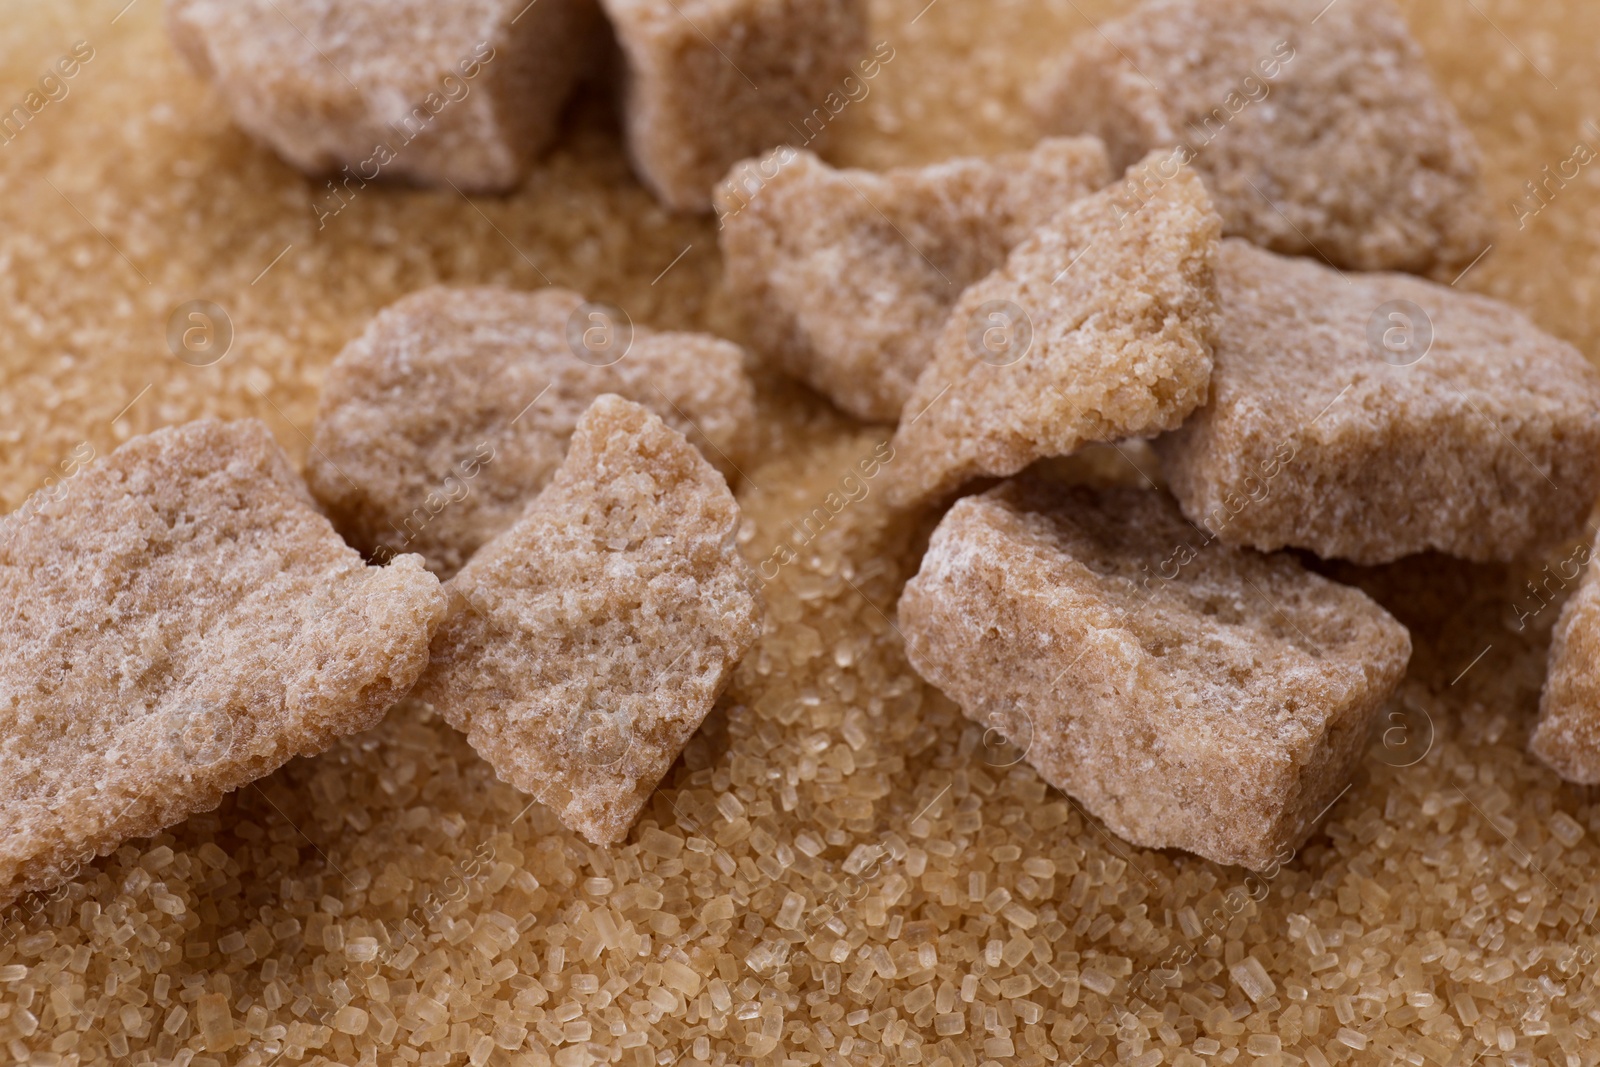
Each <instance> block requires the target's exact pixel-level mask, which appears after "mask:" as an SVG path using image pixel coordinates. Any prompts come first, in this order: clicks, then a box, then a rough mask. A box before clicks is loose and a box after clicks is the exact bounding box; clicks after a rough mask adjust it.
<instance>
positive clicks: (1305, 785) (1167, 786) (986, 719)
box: [899, 477, 1411, 870]
mask: <svg viewBox="0 0 1600 1067" xmlns="http://www.w3.org/2000/svg"><path fill="white" fill-rule="evenodd" d="M899 613H900V622H899V625H900V629H901V631H902V632H903V633H904V634H905V637H906V654H907V656H908V658H909V659H910V661H911V665H912V666H913V667H914V668H915V669H916V670H917V672H918V673H919V674H921V675H922V677H923V678H925V679H926V680H927V681H929V682H930V683H932V684H933V685H935V686H937V687H938V688H939V689H941V690H943V691H944V692H945V693H946V694H948V695H949V696H950V697H951V698H952V699H954V700H955V701H956V702H957V703H958V704H960V705H961V708H962V710H963V711H964V712H965V713H966V714H967V716H968V717H970V718H972V719H973V720H975V721H977V722H979V723H981V724H984V725H985V726H988V727H990V728H994V729H998V730H1000V731H1001V732H1002V733H1003V734H1004V735H1005V736H1006V737H1007V738H1008V739H1010V741H1011V742H1012V744H1014V745H1015V746H1016V747H1017V748H1018V749H1019V750H1020V751H1021V753H1022V758H1024V759H1026V760H1027V762H1028V763H1030V764H1031V765H1032V766H1033V767H1034V768H1035V769H1036V770H1037V771H1038V772H1039V773H1040V775H1041V776H1043V777H1044V779H1045V780H1046V781H1047V782H1049V783H1050V784H1051V785H1054V786H1056V787H1057V788H1059V789H1061V790H1063V791H1064V792H1066V793H1068V794H1070V795H1071V796H1073V797H1076V798H1077V799H1078V800H1079V801H1081V802H1082V803H1083V805H1084V806H1085V807H1086V808H1087V809H1088V810H1089V811H1091V812H1093V813H1094V814H1095V815H1096V816H1098V817H1099V818H1100V819H1102V820H1103V821H1104V822H1105V823H1106V825H1107V826H1109V827H1110V828H1111V829H1112V830H1114V831H1115V832H1116V833H1118V834H1120V835H1122V836H1123V837H1124V838H1126V839H1127V840H1129V841H1132V842H1133V843H1135V844H1137V845H1140V846H1142V847H1146V848H1168V847H1175V848H1182V849H1186V850H1188V851H1190V852H1194V853H1197V854H1199V855H1201V856H1204V857H1206V858H1207V859H1210V860H1215V861H1216V862H1218V863H1233V864H1240V865H1242V866H1245V867H1250V868H1253V869H1257V870H1259V869H1262V868H1264V867H1267V866H1270V865H1271V864H1273V863H1274V862H1281V861H1282V860H1283V859H1284V857H1285V856H1286V855H1287V854H1288V850H1291V849H1294V848H1296V847H1298V846H1299V845H1300V844H1301V843H1302V842H1303V841H1304V840H1305V838H1306V837H1307V836H1308V835H1309V834H1310V833H1311V831H1312V830H1313V828H1314V823H1315V821H1316V819H1317V818H1318V816H1319V815H1320V814H1322V812H1323V811H1324V810H1325V809H1326V807H1327V806H1328V805H1329V804H1331V803H1332V801H1333V800H1334V799H1335V798H1336V797H1337V796H1338V795H1339V793H1340V791H1341V790H1342V789H1343V788H1344V787H1345V784H1346V783H1347V781H1348V780H1349V776H1350V773H1351V771H1352V769H1353V767H1354V765H1355V763H1356V761H1357V759H1358V758H1359V754H1360V752H1361V750H1362V748H1363V747H1364V745H1365V743H1366V739H1367V736H1368V727H1369V726H1370V724H1371V722H1372V720H1373V717H1374V716H1375V715H1376V714H1377V713H1378V711H1379V710H1380V708H1381V706H1382V704H1383V703H1384V701H1385V700H1386V699H1387V698H1388V696H1389V695H1390V693H1391V692H1392V691H1393V690H1394V689H1395V687H1396V686H1397V685H1398V684H1399V682H1400V679H1401V677H1402V675H1403V674H1404V673H1405V667H1406V662H1407V659H1408V658H1409V656H1410V652H1411V642H1410V639H1409V637H1408V636H1407V634H1406V631H1405V628H1404V627H1402V626H1401V625H1400V624H1399V623H1398V622H1396V621H1395V620H1394V619H1393V618H1391V617H1390V616H1389V615H1388V614H1387V613H1385V612H1384V611H1383V609H1382V608H1380V607H1378V605H1377V604H1375V603H1373V602H1372V601H1371V600H1369V599H1368V598H1367V596H1366V595H1365V594H1363V593H1361V592H1359V591H1358V590H1355V589H1351V588H1348V587H1346V586H1341V585H1336V584H1334V583H1333V582H1330V581H1328V580H1326V579H1324V578H1321V577H1319V576H1317V575H1314V574H1312V573H1310V572H1309V571H1307V570H1305V569H1304V568H1303V567H1301V566H1300V564H1299V563H1297V562H1295V561H1294V560H1293V559H1291V558H1289V557H1287V556H1282V555H1279V556H1262V555H1258V554H1256V553H1254V552H1251V551H1249V550H1245V549H1236V548H1230V547H1228V546H1226V545H1222V544H1220V543H1217V542H1215V541H1211V540H1208V539H1207V538H1206V536H1205V534H1204V533H1202V532H1201V531H1199V530H1196V529H1195V528H1194V527H1192V526H1190V525H1189V524H1188V523H1187V522H1185V521H1184V520H1183V517H1182V516H1181V515H1180V514H1179V513H1178V510H1177V509H1176V508H1175V507H1174V506H1173V505H1172V503H1171V501H1170V499H1169V498H1167V497H1166V495H1165V494H1162V493H1159V492H1157V491H1154V490H1147V489H1129V488H1114V489H1105V490H1094V489H1087V488H1066V487H1062V486H1059V485H1052V484H1050V483H1047V482H1044V481H1041V480H1035V479H1033V478H1031V477H1025V478H1023V479H1019V480H1016V481H1012V482H1008V483H1004V484H1002V485H1001V486H999V487H997V488H995V489H994V490H992V491H990V492H988V493H985V494H983V495H982V496H976V497H967V498H964V499H963V500H961V501H959V502H958V503H957V504H956V505H955V506H954V507H953V508H951V509H950V512H949V513H948V514H947V515H946V516H945V518H944V520H943V521H942V522H941V523H940V524H939V527H938V529H937V530H936V531H935V532H934V535H933V539H932V542H931V543H930V545H929V546H928V552H927V555H926V556H925V557H924V558H923V561H922V569H921V571H920V572H919V573H918V574H917V576H916V577H915V578H913V579H912V580H911V582H910V583H909V584H908V585H907V586H906V589H905V593H904V595H903V596H902V597H901V600H900V608H899Z"/></svg>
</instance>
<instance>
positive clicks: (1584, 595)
mask: <svg viewBox="0 0 1600 1067" xmlns="http://www.w3.org/2000/svg"><path fill="white" fill-rule="evenodd" d="M1582 555H1583V559H1584V560H1585V561H1587V560H1588V559H1589V550H1588V547H1587V545H1585V546H1584V548H1583V550H1582ZM1528 749H1529V751H1531V752H1532V753H1533V754H1534V755H1535V756H1537V757H1538V758H1539V759H1540V760H1542V761H1544V763H1545V764H1546V765H1547V766H1549V767H1550V768H1551V769H1552V770H1554V771H1555V772H1556V773H1557V774H1559V775H1560V776H1561V777H1562V778H1565V779H1566V780H1567V781H1569V782H1578V783H1580V784H1582V785H1595V784H1600V570H1597V569H1596V568H1595V567H1594V566H1593V565H1590V566H1589V568H1588V570H1587V571H1586V573H1585V574H1584V576H1583V581H1582V583H1581V584H1580V585H1579V586H1578V591H1577V592H1576V593H1574V594H1573V595H1572V597H1571V599H1569V600H1568V601H1567V603H1566V605H1565V606H1564V607H1563V608H1562V609H1561V616H1560V618H1559V619H1558V620H1557V622H1556V627H1555V632H1554V634H1553V635H1552V637H1551V641H1550V657H1549V670H1548V673H1547V675H1546V677H1545V683H1544V692H1543V694H1542V695H1541V696H1540V699H1539V721H1538V723H1537V724H1536V725H1535V726H1534V729H1533V735H1532V736H1531V737H1530V738H1529V741H1528Z"/></svg>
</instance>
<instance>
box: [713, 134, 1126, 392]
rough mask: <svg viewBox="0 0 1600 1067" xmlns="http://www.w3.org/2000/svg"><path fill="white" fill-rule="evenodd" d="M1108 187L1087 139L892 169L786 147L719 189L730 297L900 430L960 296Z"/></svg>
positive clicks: (815, 377)
mask: <svg viewBox="0 0 1600 1067" xmlns="http://www.w3.org/2000/svg"><path fill="white" fill-rule="evenodd" d="M1110 178H1111V174H1110V171H1109V170H1108V169H1107V166H1106V159H1105V148H1104V146H1102V145H1101V144H1100V143H1099V141H1097V140H1095V139H1093V138H1087V137H1051V138H1046V139H1045V140H1043V141H1040V142H1039V143H1038V144H1037V145H1036V146H1035V147H1033V148H1032V149H1030V150H1028V151H1026V152H1008V153H1004V154H1002V155H998V156H991V157H966V158H961V159H951V160H946V161H945V162H942V163H935V164H932V165H929V166H926V167H900V168H895V169H891V170H888V171H883V172H881V173H878V172H872V171H865V170H836V169H834V168H832V167H830V166H828V165H827V164H825V163H823V162H822V161H820V160H819V159H817V158H816V156H814V155H812V154H811V153H810V152H803V151H796V150H795V149H793V148H787V147H785V148H779V149H776V150H775V151H773V152H772V153H771V154H769V155H767V156H766V157H764V158H762V159H759V160H747V161H746V162H744V163H741V164H740V165H739V166H738V167H736V168H734V170H733V172H732V173H731V174H729V176H728V178H727V180H726V181H725V182H724V183H723V184H722V185H721V186H720V187H719V188H718V191H717V213H718V216H719V218H720V222H721V226H722V232H721V234H720V238H719V239H720V243H721V246H722V253H723V257H724V271H725V278H726V284H727V288H728V291H729V293H730V295H731V297H732V299H733V302H734V303H735V305H736V306H737V308H738V310H739V311H740V313H741V315H742V317H743V319H744V321H745V325H746V329H747V330H748V331H749V332H750V335H751V337H752V338H753V339H754V344H755V346H756V347H757V348H758V349H759V350H760V351H761V352H762V353H763V354H765V355H767V356H769V357H770V358H772V359H773V360H775V361H777V363H778V364H779V365H781V366H782V367H783V368H784V369H785V370H786V371H787V372H788V373H790V374H791V375H793V376H794V377H796V378H799V379H800V380H801V381H804V382H805V383H806V384H808V385H810V386H811V387H812V388H813V389H816V390H817V391H818V392H820V393H822V394H823V395H824V396H826V397H828V398H829V399H830V400H832V401H833V402H834V403H835V404H837V405H839V407H840V408H842V409H844V410H845V411H847V412H849V413H850V414H852V415H854V416H856V417H857V418H861V419H868V420H872V421H877V422H890V423H892V422H894V421H895V420H896V419H898V418H899V417H900V409H901V408H902V407H903V406H904V405H905V402H906V398H907V397H908V396H910V395H911V389H912V386H913V385H915V384H916V380H917V375H918V374H920V373H921V372H922V370H923V368H924V367H926V366H927V365H928V362H929V360H930V359H931V358H932V353H933V349H934V346H935V344H936V342H937V339H938V336H939V330H940V328H941V327H942V326H943V325H944V324H945V320H946V319H947V318H948V317H949V315H950V308H951V307H952V305H954V304H955V302H956V300H957V299H958V298H959V297H960V295H961V293H962V291H963V290H964V289H966V287H967V286H969V285H971V284H972V283H973V282H976V281H978V280H979V279H980V278H982V277H984V276H985V275H987V274H988V273H989V272H991V271H993V270H995V269H996V268H997V267H1000V266H1001V265H1002V264H1004V263H1005V258H1006V255H1007V253H1009V252H1010V251H1011V249H1012V248H1013V247H1015V246H1016V245H1017V243H1018V242H1020V241H1021V240H1022V239H1023V238H1024V237H1026V236H1027V235H1028V234H1029V233H1031V232H1032V231H1033V230H1034V229H1035V228H1037V227H1038V226H1039V225H1040V224H1042V223H1044V222H1045V221H1047V220H1048V219H1049V218H1050V217H1051V216H1052V215H1054V214H1055V213H1056V212H1057V211H1059V210H1061V208H1063V207H1064V206H1066V204H1067V203H1069V202H1070V201H1072V200H1075V199H1077V198H1078V197H1081V196H1085V195H1087V194H1088V193H1091V192H1093V191H1094V190H1096V189H1099V188H1100V187H1101V186H1103V185H1105V184H1106V183H1107V182H1108V181H1109V180H1110Z"/></svg>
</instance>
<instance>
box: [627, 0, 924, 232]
mask: <svg viewBox="0 0 1600 1067" xmlns="http://www.w3.org/2000/svg"><path fill="white" fill-rule="evenodd" d="M600 2H601V6H602V7H603V8H604V9H605V12H606V14H607V16H609V17H610V19H611V24H612V28H613V29H615V30H616V34H617V41H618V43H619V44H620V45H621V46H622V54H623V57H624V61H625V63H626V78H625V86H624V97H625V99H624V110H625V125H626V128H627V140H628V154H629V155H630V156H631V157H632V158H633V165H634V169H635V170H636V171H637V172H638V173H639V176H640V177H641V178H642V179H643V180H644V183H645V184H646V185H648V186H649V187H650V189H651V190H652V191H653V192H654V193H655V195H656V196H657V197H658V198H659V199H660V200H661V201H662V202H663V203H665V204H666V205H667V206H669V207H671V208H674V209H676V210H679V211H709V210H710V209H711V191H712V187H713V186H715V185H716V183H717V182H718V181H720V180H721V178H722V176H723V175H724V174H726V173H728V168H729V167H731V166H733V165H734V164H735V163H737V162H739V160H741V159H744V158H746V157H748V156H753V155H755V154H757V153H759V152H765V151H766V150H767V149H769V148H771V147H773V146H774V145H778V144H786V143H789V142H791V141H793V140H795V139H797V138H800V137H804V138H806V139H807V140H808V141H809V140H814V139H816V138H818V137H820V136H822V135H823V134H824V133H826V132H827V129H828V126H829V124H830V123H831V122H832V121H833V115H834V114H835V113H836V112H835V110H834V102H835V101H843V102H844V103H848V102H849V97H848V94H850V93H851V92H852V91H855V92H859V89H857V90H852V89H851V86H852V85H859V84H860V78H859V77H857V70H858V67H859V70H860V72H861V73H862V74H863V75H866V76H868V77H870V76H871V75H870V74H867V72H868V71H869V70H870V71H872V72H873V73H876V69H877V67H878V66H879V65H880V64H879V59H880V58H882V56H881V54H880V53H872V54H869V53H868V51H867V36H866V34H867V14H866V3H865V0H600ZM875 57H876V58H875ZM888 58H893V52H892V51H891V52H890V53H889V56H888ZM843 106H844V104H843V103H841V104H839V105H838V107H840V108H842V107H843Z"/></svg>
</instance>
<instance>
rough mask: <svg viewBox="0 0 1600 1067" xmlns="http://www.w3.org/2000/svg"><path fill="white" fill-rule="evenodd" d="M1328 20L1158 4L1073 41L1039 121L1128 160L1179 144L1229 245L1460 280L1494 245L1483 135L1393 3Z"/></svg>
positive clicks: (1292, 2)
mask: <svg viewBox="0 0 1600 1067" xmlns="http://www.w3.org/2000/svg"><path fill="white" fill-rule="evenodd" d="M1317 6H1321V5H1317ZM1316 14H1317V12H1316V10H1315V9H1314V8H1312V7H1309V6H1308V5H1307V3H1306V2H1305V0H1151V2H1147V3H1145V4H1143V5H1142V6H1140V7H1139V8H1137V9H1136V10H1134V11H1133V12H1131V13H1130V14H1128V15H1126V16H1124V17H1123V18H1120V19H1116V20H1113V21H1110V22H1107V23H1105V24H1103V25H1102V26H1101V27H1100V32H1099V33H1084V34H1083V35H1082V36H1081V37H1079V38H1078V39H1077V41H1076V42H1075V44H1074V46H1073V48H1072V50H1071V51H1070V52H1069V53H1068V55H1067V56H1066V57H1065V58H1064V59H1063V60H1062V62H1061V64H1060V66H1059V68H1058V70H1057V71H1056V73H1055V74H1054V75H1053V77H1052V78H1051V79H1050V80H1049V81H1048V82H1047V86H1046V89H1045V91H1044V93H1043V94H1042V95H1041V96H1040V98H1039V102H1038V106H1039V111H1040V115H1041V118H1042V119H1043V122H1044V125H1045V127H1046V128H1047V129H1049V130H1052V131H1057V132H1063V133H1094V134H1098V135H1100V136H1101V137H1103V138H1105V141H1106V144H1107V146H1108V147H1109V148H1110V150H1111V156H1112V162H1113V163H1114V164H1115V165H1118V166H1126V165H1127V164H1129V163H1132V162H1133V161H1135V160H1137V159H1138V158H1139V157H1140V156H1142V155H1144V154H1145V153H1146V152H1149V151H1150V150H1152V149H1154V148H1158V147H1176V148H1178V150H1179V151H1180V152H1181V153H1182V158H1184V159H1186V160H1192V163H1193V165H1194V166H1195V167H1196V168H1197V169H1198V170H1199V171H1200V172H1201V173H1202V174H1203V175H1204V177H1205V179H1206V184H1207V185H1208V186H1209V188H1210V189H1211V195H1212V196H1213V197H1214V198H1215V199H1216V202H1217V208H1218V210H1219V211H1221V213H1222V218H1223V221H1224V224H1225V226H1226V228H1227V233H1228V234H1229V235H1235V236H1240V237H1248V238H1249V239H1250V240H1252V241H1254V242H1256V243H1257V244H1259V245H1262V246H1264V247H1268V248H1271V249H1273V250H1275V251H1279V252H1284V253H1289V254H1294V255H1315V256H1318V257H1323V258H1326V259H1328V260H1330V261H1331V262H1333V263H1336V264H1338V265H1339V266H1342V267H1348V268H1351V269H1355V270H1405V271H1412V272H1417V273H1430V274H1434V275H1442V276H1443V277H1444V278H1446V279H1449V278H1453V277H1454V276H1455V273H1456V272H1457V271H1459V270H1460V269H1461V268H1462V267H1464V266H1465V265H1466V264H1467V263H1468V262H1470V261H1471V260H1472V259H1473V258H1474V257H1476V256H1477V255H1478V254H1479V253H1480V252H1482V251H1483V250H1484V247H1485V246H1486V245H1487V243H1488V241H1489V238H1490V229H1491V227H1490V223H1489V217H1488V207H1487V201H1486V198H1485V194H1484V190H1483V186H1482V181H1481V179H1480V176H1479V155H1478V148H1477V145H1476V143H1475V142H1474V140H1473V138H1472V135H1471V133H1470V132H1468V130H1467V128H1466V127H1465V126H1464V125H1463V124H1462V122H1461V119H1460V118H1459V117H1458V116H1457V115H1456V113H1455V110H1454V108H1453V107H1452V106H1451V105H1450V102H1449V101H1448V100H1446V99H1445V97H1444V96H1443V94H1442V93H1441V92H1440V91H1439V89H1438V87H1437V86H1436V85H1435V84H1434V81H1433V78H1432V76H1431V75H1430V74H1429V72H1428V69H1427V65H1426V63H1425V62H1424V60H1423V56H1422V51H1421V49H1420V48H1418V47H1417V44H1416V42H1415V41H1414V40H1413V39H1412V37H1411V35H1410V32H1409V31H1408V30H1407V28H1406V24H1405V20H1404V19H1403V18H1402V17H1401V15H1400V12H1399V10H1398V9H1397V8H1396V7H1395V6H1394V4H1393V3H1392V2H1391V0H1341V2H1340V3H1337V4H1329V5H1328V6H1327V8H1326V9H1325V10H1323V11H1322V13H1321V16H1320V17H1318V18H1316V19H1315V20H1313V18H1312V16H1313V15H1316Z"/></svg>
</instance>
